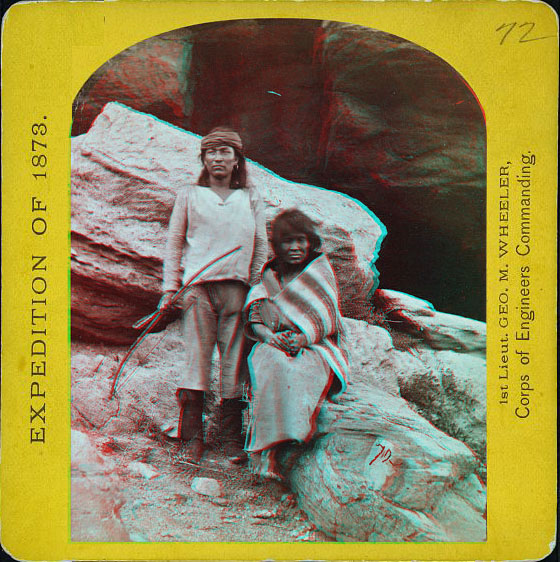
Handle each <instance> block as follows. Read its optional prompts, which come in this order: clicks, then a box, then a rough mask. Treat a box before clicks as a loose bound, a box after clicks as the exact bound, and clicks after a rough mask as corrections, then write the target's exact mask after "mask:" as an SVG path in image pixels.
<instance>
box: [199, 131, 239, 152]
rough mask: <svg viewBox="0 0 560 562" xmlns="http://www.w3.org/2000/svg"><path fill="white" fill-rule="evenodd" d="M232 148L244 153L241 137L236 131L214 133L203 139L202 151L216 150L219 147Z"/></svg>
mask: <svg viewBox="0 0 560 562" xmlns="http://www.w3.org/2000/svg"><path fill="white" fill-rule="evenodd" d="M224 145H226V146H231V147H232V148H235V149H236V150H237V151H238V152H243V143H242V142H241V137H240V136H239V135H238V134H237V133H236V132H235V131H214V132H212V133H208V134H207V135H206V136H205V137H202V141H201V144H200V149H201V150H208V149H209V148H216V147H217V146H224Z"/></svg>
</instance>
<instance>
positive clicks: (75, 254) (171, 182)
mask: <svg viewBox="0 0 560 562" xmlns="http://www.w3.org/2000/svg"><path fill="white" fill-rule="evenodd" d="M199 152H200V139H199V138H198V137H197V136H196V135H193V134H190V133H187V132H185V131H181V130H179V129H177V128H174V127H171V126H170V125H168V124H166V123H162V122H161V121H159V120H157V119H155V118H153V117H151V116H149V115H145V114H141V113H138V112H136V111H132V110H130V109H129V108H126V107H124V106H121V105H118V104H109V105H108V106H106V108H105V110H104V112H103V113H102V114H101V115H100V116H99V117H98V119H97V120H96V121H95V124H94V125H93V127H92V128H91V130H90V131H89V132H88V133H87V134H86V135H83V136H80V137H77V138H75V139H73V140H72V202H71V206H72V260H71V263H72V267H71V271H72V333H73V336H74V337H81V338H86V339H94V340H97V341H106V342H114V343H126V342H130V341H131V340H133V339H134V337H135V336H136V335H137V333H136V332H135V331H134V330H132V328H131V326H132V324H133V323H134V322H136V321H137V320H138V319H139V318H141V317H143V316H144V315H146V314H148V313H150V312H151V311H153V310H154V308H155V306H156V305H157V302H158V300H159V297H160V296H161V276H162V256H163V253H164V248H165V240H166V231H167V224H168V220H169V216H170V214H171V209H172V207H173V201H174V198H175V194H176V193H177V190H178V189H180V188H181V187H182V186H184V185H185V184H186V183H187V182H192V183H195V182H196V179H197V177H198V174H199V172H200V169H201V165H200V162H199V161H197V158H198V154H199ZM249 174H250V177H251V180H252V182H253V183H254V185H255V186H256V188H257V189H258V190H259V192H260V193H261V195H262V197H263V199H264V201H265V205H266V214H267V217H268V219H270V218H271V217H273V216H275V215H276V214H277V213H278V212H280V211H281V210H283V209H286V208H291V207H298V208H300V209H304V210H305V212H306V213H307V214H308V215H309V216H310V217H311V218H312V219H313V220H315V221H317V223H318V224H319V227H318V230H319V234H320V236H321V238H322V240H323V249H324V251H325V252H326V253H327V254H328V256H329V258H330V260H331V263H332V264H333V268H334V270H335V273H336V275H337V279H338V282H339V286H340V289H341V290H340V293H341V295H342V299H341V306H342V310H343V312H344V313H345V314H346V315H348V316H352V317H355V318H368V315H369V314H370V312H371V304H370V299H369V294H370V292H371V291H372V289H373V288H374V287H375V286H376V284H377V271H376V270H375V268H374V267H373V265H372V264H373V261H375V258H376V257H377V250H378V248H379V245H380V243H381V240H382V238H383V235H384V233H385V228H384V227H383V225H382V224H381V223H380V222H379V220H378V219H377V218H376V217H375V215H373V213H371V212H368V211H366V210H364V209H363V207H361V206H360V205H359V204H358V203H357V202H356V201H354V200H353V199H351V198H349V197H347V196H343V195H341V194H337V193H335V192H332V191H328V190H323V189H318V188H316V187H313V186H306V185H302V184H294V183H292V182H289V181H286V180H283V179H282V178H279V177H278V176H276V175H274V174H272V173H271V172H269V171H268V170H266V169H265V168H262V167H261V166H258V165H257V164H254V163H250V164H249ZM372 260H373V261H372Z"/></svg>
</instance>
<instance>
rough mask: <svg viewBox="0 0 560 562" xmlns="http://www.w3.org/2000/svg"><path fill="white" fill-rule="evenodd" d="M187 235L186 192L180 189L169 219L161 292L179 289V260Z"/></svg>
mask: <svg viewBox="0 0 560 562" xmlns="http://www.w3.org/2000/svg"><path fill="white" fill-rule="evenodd" d="M186 234H187V190H186V189H181V190H180V191H179V193H178V194H177V197H176V199H175V205H173V212H172V213H171V218H170V219H169V230H168V231H167V244H166V246H165V257H164V262H163V292H165V291H177V290H178V289H179V288H180V287H181V258H182V256H183V247H184V245H185V237H186Z"/></svg>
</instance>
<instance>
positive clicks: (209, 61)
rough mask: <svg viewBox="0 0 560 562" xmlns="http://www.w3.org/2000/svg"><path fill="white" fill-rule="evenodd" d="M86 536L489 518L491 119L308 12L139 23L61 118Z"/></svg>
mask: <svg viewBox="0 0 560 562" xmlns="http://www.w3.org/2000/svg"><path fill="white" fill-rule="evenodd" d="M71 136H72V139H71V147H72V149H71V159H72V160H71V339H72V341H71V377H72V381H71V416H72V419H71V428H72V431H71V433H72V438H71V457H72V473H71V537H72V541H79V542H87V541H101V542H131V541H138V542H162V541H169V542H299V541H305V542H328V541H338V542H392V543H394V542H397V543H398V542H483V541H485V540H486V323H485V321H486V316H485V314H486V309H485V307H486V222H485V217H486V123H485V115H484V110H483V108H482V107H481V105H480V103H479V101H478V99H477V97H476V92H473V90H472V89H471V87H470V86H469V84H468V83H467V82H466V81H465V80H464V79H463V77H462V76H461V75H460V74H459V73H458V72H457V70H455V69H454V68H453V67H452V66H451V65H450V64H449V63H448V62H446V61H445V60H443V59H442V58H440V57H438V55H437V53H432V52H430V51H428V50H426V49H425V48H423V47H422V46H420V45H418V44H415V43H413V42H411V41H409V40H407V39H406V38H403V37H397V36H395V35H392V34H390V33H387V32H386V31H380V30H376V29H372V28H367V27H363V26H359V25H354V24H349V23H344V22H337V21H322V20H311V19H307V20H306V19H251V20H243V19H241V20H230V21H220V22H213V23H206V24H200V25H195V26H190V27H183V28H180V29H176V30H173V31H169V32H167V33H164V34H161V35H157V36H154V37H151V38H148V39H146V40H144V41H142V42H140V43H137V44H134V45H132V46H130V47H129V48H127V49H126V50H124V51H122V52H120V53H119V54H117V55H115V56H114V57H113V58H111V59H110V60H108V61H106V62H105V64H103V65H102V66H101V67H99V68H98V69H97V70H96V71H95V72H94V73H93V74H92V75H91V76H90V78H89V79H88V80H87V82H86V83H85V84H84V85H83V87H82V88H81V90H80V91H79V92H78V93H77V95H76V97H75V100H74V104H73V121H72V130H71Z"/></svg>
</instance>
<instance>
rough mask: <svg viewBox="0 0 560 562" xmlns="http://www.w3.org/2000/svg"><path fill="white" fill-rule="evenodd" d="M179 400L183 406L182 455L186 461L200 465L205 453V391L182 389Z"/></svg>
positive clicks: (181, 413)
mask: <svg viewBox="0 0 560 562" xmlns="http://www.w3.org/2000/svg"><path fill="white" fill-rule="evenodd" d="M177 399H178V400H179V404H180V406H181V412H180V414H179V439H180V440H181V454H182V455H183V456H184V457H185V459H186V460H189V461H191V462H193V463H197V464H198V463H199V462H200V459H201V458H202V453H203V452H204V429H203V426H202V410H203V408H204V391H203V390H189V389H186V388H180V389H179V390H178V391H177Z"/></svg>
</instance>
